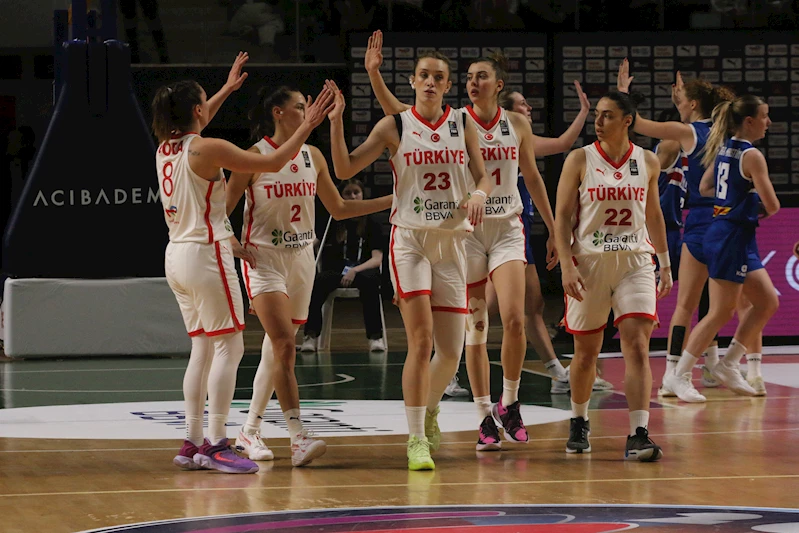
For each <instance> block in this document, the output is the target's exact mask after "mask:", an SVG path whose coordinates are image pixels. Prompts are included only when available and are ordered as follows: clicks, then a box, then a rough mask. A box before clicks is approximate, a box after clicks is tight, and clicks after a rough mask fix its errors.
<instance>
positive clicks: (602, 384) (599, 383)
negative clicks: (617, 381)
mask: <svg viewBox="0 0 799 533" xmlns="http://www.w3.org/2000/svg"><path fill="white" fill-rule="evenodd" d="M591 390H595V391H600V390H613V383H611V382H610V381H607V380H605V379H602V378H601V377H599V376H597V377H596V379H594V385H593V387H592V388H591Z"/></svg>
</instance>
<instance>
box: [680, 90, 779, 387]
mask: <svg viewBox="0 0 799 533" xmlns="http://www.w3.org/2000/svg"><path fill="white" fill-rule="evenodd" d="M713 119H714V121H713V128H712V129H711V132H710V136H709V138H708V141H707V145H706V146H707V150H706V153H705V155H704V157H703V161H702V162H703V164H704V165H705V166H707V172H706V173H705V174H704V176H703V177H702V181H701V184H700V187H699V190H700V192H701V193H702V194H703V195H705V196H706V197H713V196H715V206H714V208H713V209H714V216H713V221H712V223H711V224H710V227H709V228H708V230H707V232H706V233H705V242H704V251H705V257H706V258H707V269H708V274H709V276H710V311H709V313H708V314H707V316H706V317H705V318H703V319H702V320H700V321H699V324H697V325H696V327H695V328H694V330H693V331H692V332H691V335H690V337H689V338H688V342H687V343H686V346H685V351H683V354H682V357H681V358H680V363H679V365H678V368H679V367H680V366H683V364H684V363H685V364H686V366H687V365H688V364H689V363H691V364H692V363H695V362H696V360H697V359H696V357H694V355H693V354H699V353H702V350H704V349H705V347H706V346H707V345H708V344H710V342H711V340H712V339H713V336H714V335H716V334H717V333H718V331H719V330H720V329H721V328H722V326H724V325H725V324H726V323H727V322H729V320H730V319H731V318H732V316H733V313H735V309H736V307H737V306H738V305H739V304H740V301H741V295H742V294H743V295H744V296H746V299H747V300H749V301H750V302H757V305H753V306H748V307H747V309H746V311H745V312H743V313H739V318H740V321H739V324H738V328H737V329H736V330H735V335H734V337H733V340H732V343H730V346H729V348H728V349H727V353H726V355H725V356H724V358H723V359H722V360H721V361H719V364H717V365H716V366H715V367H713V369H711V373H712V374H713V377H715V378H716V379H717V380H719V381H720V382H722V383H723V384H724V385H726V386H727V388H729V389H731V390H733V391H735V392H736V393H738V394H741V395H744V396H754V395H756V394H758V391H757V389H756V388H754V387H753V386H752V385H753V383H747V381H746V380H744V379H743V377H742V376H741V371H740V368H739V364H740V360H741V357H742V356H743V355H744V354H746V353H747V346H748V347H750V348H751V347H752V346H753V345H756V344H758V343H760V342H762V340H761V339H762V332H763V328H764V327H765V325H766V323H767V322H768V321H769V319H770V318H771V317H772V315H773V314H774V313H775V312H776V311H777V307H779V301H778V299H777V292H776V290H775V289H774V285H773V284H772V282H771V278H769V275H768V272H766V269H765V268H763V263H762V262H761V260H760V254H759V253H758V250H757V242H756V240H755V229H756V228H757V226H758V219H759V218H762V217H768V216H772V215H774V214H775V213H776V212H777V211H779V209H780V201H779V200H778V199H777V194H776V193H775V192H774V187H773V186H772V184H771V181H770V180H769V175H768V165H767V164H766V159H765V157H764V156H763V154H762V153H761V152H760V151H759V150H757V149H756V148H755V147H754V146H753V145H752V143H754V142H756V141H758V140H760V139H762V138H763V137H765V135H766V131H767V130H768V127H769V125H770V124H771V120H770V119H769V116H768V104H766V103H765V102H763V100H762V99H761V98H760V97H757V96H753V95H744V96H741V97H739V98H736V99H735V100H734V101H733V102H725V103H722V104H720V105H719V106H718V107H717V108H716V109H715V110H714V111H713ZM761 202H762V210H763V211H764V212H762V211H761ZM749 380H750V382H751V381H757V379H756V377H752V376H749ZM759 382H760V383H756V384H757V385H762V378H760V380H759ZM764 388H765V387H764Z"/></svg>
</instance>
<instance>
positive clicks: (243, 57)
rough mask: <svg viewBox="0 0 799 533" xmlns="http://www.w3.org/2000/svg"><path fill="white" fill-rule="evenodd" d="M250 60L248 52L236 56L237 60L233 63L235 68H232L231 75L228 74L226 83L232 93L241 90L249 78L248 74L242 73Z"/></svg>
mask: <svg viewBox="0 0 799 533" xmlns="http://www.w3.org/2000/svg"><path fill="white" fill-rule="evenodd" d="M249 59H250V55H249V54H248V53H247V52H239V55H237V56H236V60H235V61H233V66H232V67H230V73H228V75H227V82H226V83H225V85H226V86H227V87H228V88H229V89H230V90H231V91H238V90H239V89H240V88H241V84H242V83H244V80H246V79H247V76H249V74H247V73H246V72H244V73H242V72H241V69H242V68H243V67H244V64H245V63H246V62H247V61H248V60H249Z"/></svg>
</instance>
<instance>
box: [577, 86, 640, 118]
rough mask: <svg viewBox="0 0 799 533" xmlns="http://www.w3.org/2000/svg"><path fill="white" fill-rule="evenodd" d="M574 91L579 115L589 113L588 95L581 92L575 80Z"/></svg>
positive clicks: (581, 88)
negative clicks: (578, 102) (577, 99)
mask: <svg viewBox="0 0 799 533" xmlns="http://www.w3.org/2000/svg"><path fill="white" fill-rule="evenodd" d="M630 79H632V78H630ZM574 89H575V90H576V91H577V97H578V98H580V113H588V112H589V111H591V102H589V101H588V95H587V94H585V92H583V87H582V86H581V85H580V82H579V81H577V80H574Z"/></svg>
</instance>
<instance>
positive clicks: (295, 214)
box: [291, 204, 301, 222]
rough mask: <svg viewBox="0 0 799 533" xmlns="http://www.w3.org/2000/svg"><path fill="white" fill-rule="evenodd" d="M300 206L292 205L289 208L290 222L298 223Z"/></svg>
mask: <svg viewBox="0 0 799 533" xmlns="http://www.w3.org/2000/svg"><path fill="white" fill-rule="evenodd" d="M300 210H301V208H300V206H298V205H297V204H294V205H292V206H291V221H292V222H299V221H300Z"/></svg>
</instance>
